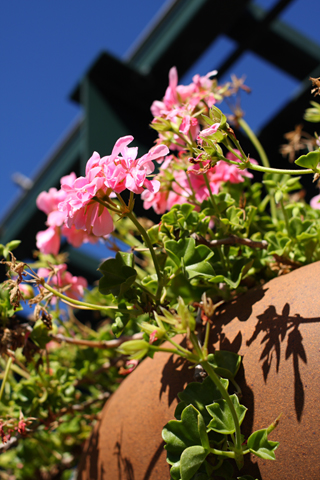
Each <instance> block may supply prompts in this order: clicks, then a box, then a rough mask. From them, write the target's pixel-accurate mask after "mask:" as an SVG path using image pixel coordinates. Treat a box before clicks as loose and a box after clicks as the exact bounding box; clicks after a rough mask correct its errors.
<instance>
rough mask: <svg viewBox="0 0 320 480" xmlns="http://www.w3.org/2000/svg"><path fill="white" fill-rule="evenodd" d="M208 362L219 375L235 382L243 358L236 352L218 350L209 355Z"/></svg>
mask: <svg viewBox="0 0 320 480" xmlns="http://www.w3.org/2000/svg"><path fill="white" fill-rule="evenodd" d="M208 362H209V363H210V364H211V365H212V366H213V368H214V371H215V372H216V374H217V375H219V376H220V377H223V378H228V379H229V380H233V379H234V377H235V376H236V374H237V372H238V370H239V367H240V365H241V356H240V355H237V354H236V353H234V352H227V351H225V350H218V351H217V352H215V353H214V354H212V353H211V354H210V355H208Z"/></svg>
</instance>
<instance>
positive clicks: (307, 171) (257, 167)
mask: <svg viewBox="0 0 320 480" xmlns="http://www.w3.org/2000/svg"><path fill="white" fill-rule="evenodd" d="M219 158H220V159H221V160H224V161H226V162H227V163H230V164H231V165H237V166H238V167H239V165H240V164H239V162H235V161H234V160H229V159H228V158H225V157H223V156H221V157H219ZM245 168H250V169H251V170H256V171H257V172H264V173H281V174H285V173H286V174H288V175H308V174H310V173H312V174H314V173H315V172H314V170H312V169H311V168H304V169H302V170H298V169H297V170H288V169H285V168H267V167H263V166H261V165H254V164H253V163H251V162H250V161H249V160H248V161H247V162H246V163H245Z"/></svg>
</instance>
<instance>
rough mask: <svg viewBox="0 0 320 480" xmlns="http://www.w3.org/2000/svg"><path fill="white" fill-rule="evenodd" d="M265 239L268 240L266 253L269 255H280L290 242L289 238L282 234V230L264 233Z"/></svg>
mask: <svg viewBox="0 0 320 480" xmlns="http://www.w3.org/2000/svg"><path fill="white" fill-rule="evenodd" d="M266 240H267V242H268V253H270V254H271V255H274V254H276V255H279V256H280V257H281V256H282V255H283V254H284V251H285V249H286V247H287V245H288V244H289V243H290V238H289V237H286V236H283V234H282V232H277V233H275V232H269V233H267V234H266Z"/></svg>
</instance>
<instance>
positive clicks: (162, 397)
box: [78, 262, 320, 480]
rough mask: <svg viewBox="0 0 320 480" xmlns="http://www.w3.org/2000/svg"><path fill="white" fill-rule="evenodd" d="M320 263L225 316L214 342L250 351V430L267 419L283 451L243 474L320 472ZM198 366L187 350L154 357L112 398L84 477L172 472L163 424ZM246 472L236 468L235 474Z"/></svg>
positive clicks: (311, 475) (143, 479)
mask: <svg viewBox="0 0 320 480" xmlns="http://www.w3.org/2000/svg"><path fill="white" fill-rule="evenodd" d="M319 292H320V262H318V263H315V264H313V265H308V266H306V267H302V268H300V269H299V270H295V271H294V272H292V273H290V274H289V275H286V276H282V277H279V278H276V279H274V280H272V281H270V282H269V283H267V284H266V285H265V286H264V287H263V288H258V289H254V290H251V291H250V292H248V293H247V294H245V295H243V296H242V297H240V298H239V299H238V300H236V301H234V302H233V303H232V304H229V305H227V306H226V307H225V309H224V310H223V311H222V312H221V313H220V314H219V315H218V316H217V317H216V318H215V324H214V327H213V329H212V333H211V340H212V345H213V346H212V349H214V348H219V349H224V350H232V351H234V352H237V353H239V354H240V355H243V368H241V370H240V372H239V374H238V377H237V378H238V380H239V383H240V385H241V387H242V390H243V398H242V401H241V403H243V404H244V405H246V406H247V407H249V411H248V413H247V416H246V419H245V421H244V424H243V431H244V433H245V434H246V435H249V434H250V431H252V429H254V430H257V429H260V428H265V427H267V426H268V425H269V424H270V423H271V422H272V421H273V420H274V419H275V418H276V417H277V416H278V415H279V414H280V413H281V412H282V418H281V421H280V425H279V426H278V428H277V429H276V430H275V431H274V432H273V433H272V435H271V436H270V439H271V440H277V441H279V442H280V446H279V448H278V450H276V457H277V460H276V461H275V462H272V461H264V460H261V459H259V460H258V461H256V460H255V459H252V460H250V459H249V458H248V461H247V465H246V468H244V469H243V470H242V471H241V473H242V474H243V475H244V474H251V475H253V476H254V478H259V479H263V480H286V479H290V480H302V479H308V480H315V479H318V478H320V456H319V434H320V433H319V432H320V429H319V427H320V397H319V394H320V386H319V379H320V299H319ZM192 380H193V371H192V370H189V369H188V368H187V365H185V364H184V363H183V362H182V361H181V359H180V358H176V357H173V356H170V355H168V354H163V353H158V354H156V355H155V358H154V359H153V360H151V359H146V360H145V361H143V363H142V364H141V365H140V366H139V367H138V368H137V370H136V371H134V372H133V373H132V374H130V376H129V377H128V378H127V379H126V380H125V381H124V382H123V383H122V385H121V386H120V388H119V389H118V390H117V392H116V393H115V394H114V395H113V396H112V397H111V399H110V400H109V401H108V402H107V404H106V406H105V408H104V410H103V412H102V416H101V420H100V423H99V424H98V425H97V427H96V428H95V430H94V433H93V435H92V437H91V438H90V440H89V441H88V442H87V445H86V448H85V451H84V454H83V458H82V462H81V465H80V467H79V476H78V479H79V480H89V479H90V480H102V479H103V480H168V479H169V477H170V475H169V466H168V464H167V463H166V453H165V451H164V450H163V442H162V440H161V431H162V428H163V426H164V425H165V424H166V423H167V422H168V420H170V419H172V418H173V414H174V410H175V407H176V405H177V393H178V392H179V391H181V390H182V389H183V387H184V385H185V384H186V382H188V381H192ZM235 477H236V475H235Z"/></svg>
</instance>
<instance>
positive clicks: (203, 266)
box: [165, 238, 215, 278]
mask: <svg viewBox="0 0 320 480" xmlns="http://www.w3.org/2000/svg"><path fill="white" fill-rule="evenodd" d="M165 250H166V252H167V254H168V256H169V257H170V258H171V259H172V260H173V261H174V263H175V264H176V265H177V267H181V266H184V267H185V269H186V271H187V272H188V274H189V278H193V277H196V276H199V275H202V276H203V275H204V276H210V277H211V276H213V275H214V274H215V272H214V270H213V268H212V266H211V264H210V263H209V262H208V260H209V259H210V258H211V257H213V255H214V253H213V252H212V250H210V248H209V247H206V246H205V245H198V246H197V247H196V242H195V240H194V239H193V238H182V239H181V240H179V241H178V242H176V241H175V240H168V241H167V242H165Z"/></svg>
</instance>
